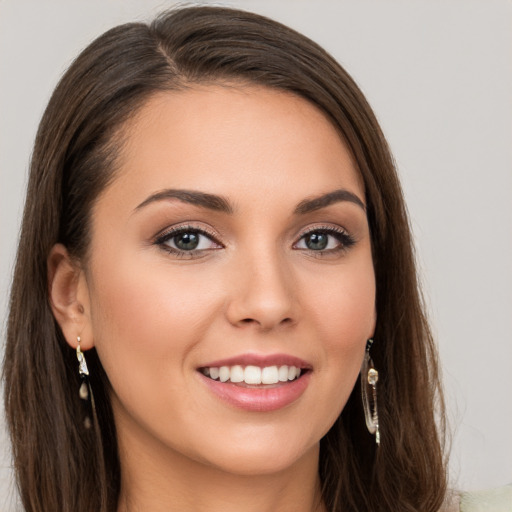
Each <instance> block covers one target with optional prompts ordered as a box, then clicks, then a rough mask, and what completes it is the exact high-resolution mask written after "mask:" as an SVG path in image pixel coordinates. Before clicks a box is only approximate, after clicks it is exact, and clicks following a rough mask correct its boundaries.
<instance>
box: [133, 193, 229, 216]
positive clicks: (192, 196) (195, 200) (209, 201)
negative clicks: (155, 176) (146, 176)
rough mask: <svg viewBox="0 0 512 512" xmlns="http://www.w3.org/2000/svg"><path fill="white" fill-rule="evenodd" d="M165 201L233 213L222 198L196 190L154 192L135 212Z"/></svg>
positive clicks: (226, 201) (227, 202)
mask: <svg viewBox="0 0 512 512" xmlns="http://www.w3.org/2000/svg"><path fill="white" fill-rule="evenodd" d="M167 199H178V200H179V201H182V202H183V203H189V204H193V205H195V206H201V207H202V208H207V209H209V210H214V211H216V212H223V213H233V207H232V206H231V205H230V204H229V201H228V200H227V199H225V198H224V197H222V196H217V195H214V194H207V193H206V192H198V191H196V190H179V189H166V190H161V191H160V192H156V193H155V194H152V195H150V196H149V197H148V198H147V199H145V200H144V201H143V202H142V203H140V204H139V206H137V208H135V210H140V209H141V208H144V207H145V206H147V205H148V204H151V203H154V202H156V201H163V200H167Z"/></svg>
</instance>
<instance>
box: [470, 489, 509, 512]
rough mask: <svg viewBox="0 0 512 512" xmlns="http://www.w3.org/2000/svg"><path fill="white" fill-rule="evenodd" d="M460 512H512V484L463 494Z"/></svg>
mask: <svg viewBox="0 0 512 512" xmlns="http://www.w3.org/2000/svg"><path fill="white" fill-rule="evenodd" d="M460 512H512V484H510V485H505V486H503V487H498V488H496V489H491V490H487V491H478V492H463V493H461V495H460Z"/></svg>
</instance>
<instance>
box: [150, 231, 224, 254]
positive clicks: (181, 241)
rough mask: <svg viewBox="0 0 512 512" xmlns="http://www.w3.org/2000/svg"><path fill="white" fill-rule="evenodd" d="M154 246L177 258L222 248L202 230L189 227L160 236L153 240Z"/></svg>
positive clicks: (212, 237)
mask: <svg viewBox="0 0 512 512" xmlns="http://www.w3.org/2000/svg"><path fill="white" fill-rule="evenodd" d="M155 244H156V245H159V246H161V247H162V248H163V249H165V250H167V251H168V252H171V253H174V254H176V255H178V256H180V255H187V256H192V255H194V254H197V253H199V252H201V251H208V250H211V249H220V248H221V247H222V245H220V244H219V243H218V242H217V241H216V240H215V238H214V236H213V235H211V234H209V233H207V232H206V231H205V230H203V229H199V228H194V227H191V226H180V227H178V228H172V229H170V230H168V231H166V232H165V233H163V234H162V235H160V236H159V237H158V238H157V239H156V240H155Z"/></svg>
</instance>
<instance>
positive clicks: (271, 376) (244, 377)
mask: <svg viewBox="0 0 512 512" xmlns="http://www.w3.org/2000/svg"><path fill="white" fill-rule="evenodd" d="M199 371H200V372H201V373H202V374H203V375H205V376H206V377H208V378H210V379H212V380H217V381H220V382H231V383H233V384H239V385H242V386H245V385H247V386H262V385H275V384H284V383H286V382H291V381H295V380H297V379H299V377H300V376H301V375H303V374H304V373H305V372H307V371H308V370H307V369H302V368H300V367H297V366H292V365H281V366H264V367H259V366H254V365H247V366H242V365H233V366H220V367H215V366H213V367H203V368H199Z"/></svg>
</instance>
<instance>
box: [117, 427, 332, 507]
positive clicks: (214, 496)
mask: <svg viewBox="0 0 512 512" xmlns="http://www.w3.org/2000/svg"><path fill="white" fill-rule="evenodd" d="M118 441H119V452H120V454H121V455H120V458H121V461H120V462H121V468H122V472H121V473H122V477H121V493H120V500H119V507H118V512H164V511H165V512H169V511H174V510H176V511H177V510H179V511H180V512H187V511H194V512H206V511H208V512H235V511H236V512H285V511H286V512H288V511H290V510H293V511H294V512H324V511H325V508H324V507H323V504H322V501H321V492H320V481H319V477H318V454H319V448H318V446H317V445H316V446H314V447H313V448H312V449H311V450H309V451H308V452H307V453H306V454H304V456H302V457H301V458H300V459H299V460H297V461H296V462H295V463H294V464H293V465H292V466H291V467H287V468H285V469H282V470H279V471H275V472H272V473H266V474H242V475H240V474H233V473H229V472H226V471H223V470H222V469H219V468H218V467H214V466H212V465H211V464H204V463H202V462H198V461H195V460H192V459H190V458H188V457H186V456H184V455H182V454H180V453H178V452H176V451H175V450H172V449H170V448H163V447H162V446H161V444H159V443H157V442H155V441H153V442H152V441H151V440H149V442H147V441H148V440H146V442H143V443H141V441H140V437H138V436H131V435H130V434H129V433H122V432H119V433H118Z"/></svg>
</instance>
